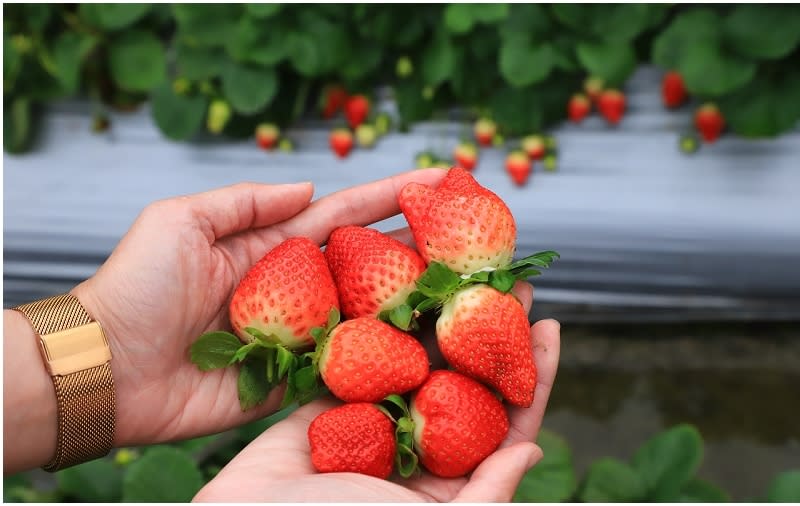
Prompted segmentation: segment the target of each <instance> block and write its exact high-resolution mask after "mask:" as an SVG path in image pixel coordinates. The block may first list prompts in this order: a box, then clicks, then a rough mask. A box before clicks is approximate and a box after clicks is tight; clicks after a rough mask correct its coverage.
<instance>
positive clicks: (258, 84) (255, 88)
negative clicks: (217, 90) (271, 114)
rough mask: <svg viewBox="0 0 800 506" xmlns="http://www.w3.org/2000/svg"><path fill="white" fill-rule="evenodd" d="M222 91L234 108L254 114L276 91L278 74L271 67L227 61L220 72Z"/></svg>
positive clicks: (243, 112)
mask: <svg viewBox="0 0 800 506" xmlns="http://www.w3.org/2000/svg"><path fill="white" fill-rule="evenodd" d="M222 92H223V93H224V94H225V97H226V98H227V99H228V100H229V101H230V103H231V106H233V108H234V110H236V111H237V112H239V113H241V114H255V113H257V112H259V111H260V110H262V109H263V108H264V107H266V106H267V105H269V103H270V102H271V101H272V99H273V98H275V94H276V93H277V92H278V76H277V74H276V72H275V69H273V68H271V67H256V66H254V65H249V64H240V63H233V62H229V63H228V65H227V66H226V68H225V72H224V73H223V74H222Z"/></svg>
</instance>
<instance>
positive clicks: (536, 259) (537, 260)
mask: <svg viewBox="0 0 800 506" xmlns="http://www.w3.org/2000/svg"><path fill="white" fill-rule="evenodd" d="M557 258H561V255H559V254H558V252H557V251H552V250H547V251H538V252H536V253H534V254H532V255H528V256H526V257H524V258H520V259H519V260H515V261H514V262H512V263H511V265H509V266H508V267H507V269H508V270H510V271H512V272H515V271H516V270H517V269H520V268H524V267H528V266H531V265H533V266H536V267H544V268H545V269H546V268H548V267H550V264H552V263H553V261H554V260H555V259H557Z"/></svg>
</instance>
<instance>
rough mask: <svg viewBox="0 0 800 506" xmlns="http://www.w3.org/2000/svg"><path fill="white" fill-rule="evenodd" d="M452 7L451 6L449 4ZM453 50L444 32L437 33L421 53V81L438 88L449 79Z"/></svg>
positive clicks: (452, 67) (453, 66)
mask: <svg viewBox="0 0 800 506" xmlns="http://www.w3.org/2000/svg"><path fill="white" fill-rule="evenodd" d="M451 5H452V4H451ZM455 63H456V57H455V49H454V47H453V44H452V43H451V41H450V37H449V36H448V35H447V33H446V32H445V31H444V30H439V31H437V32H436V33H435V34H434V36H433V40H432V41H431V43H430V44H429V45H428V46H427V47H426V48H425V50H424V51H423V53H422V62H421V68H422V79H423V81H425V84H429V85H431V86H438V85H439V84H441V83H442V82H444V81H447V79H448V78H449V77H450V75H451V74H452V73H453V69H454V68H455Z"/></svg>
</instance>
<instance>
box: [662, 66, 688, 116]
mask: <svg viewBox="0 0 800 506" xmlns="http://www.w3.org/2000/svg"><path fill="white" fill-rule="evenodd" d="M686 97H687V93H686V85H684V84H683V78H682V77H681V75H680V74H679V73H677V72H675V71H674V70H672V71H670V72H667V73H666V74H664V79H663V80H662V81H661V98H662V100H663V101H664V106H665V107H669V108H670V109H672V108H675V107H678V106H680V105H681V104H683V103H684V102H685V101H686Z"/></svg>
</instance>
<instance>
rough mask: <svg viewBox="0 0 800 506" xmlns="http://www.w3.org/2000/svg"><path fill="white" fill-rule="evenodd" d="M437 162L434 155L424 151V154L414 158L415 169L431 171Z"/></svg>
mask: <svg viewBox="0 0 800 506" xmlns="http://www.w3.org/2000/svg"><path fill="white" fill-rule="evenodd" d="M435 161H436V160H435V158H434V155H433V153H431V152H430V151H423V152H422V153H417V156H415V157H414V167H416V168H417V169H429V168H431V167H432V166H433V163H434V162H435Z"/></svg>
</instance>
